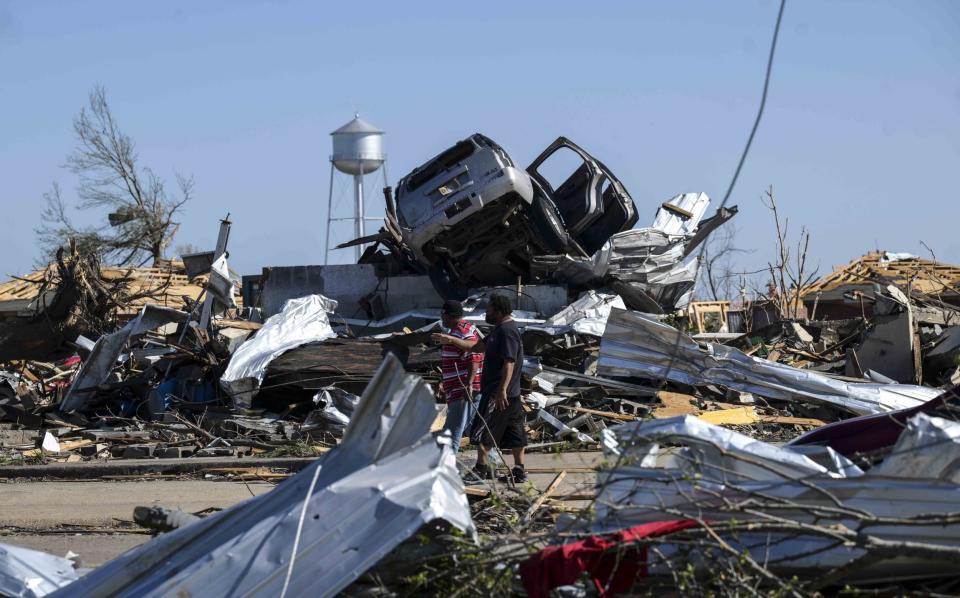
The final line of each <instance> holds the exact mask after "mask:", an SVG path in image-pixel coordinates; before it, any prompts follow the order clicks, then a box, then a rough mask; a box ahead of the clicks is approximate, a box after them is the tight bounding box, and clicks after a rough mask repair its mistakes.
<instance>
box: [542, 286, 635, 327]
mask: <svg viewBox="0 0 960 598" xmlns="http://www.w3.org/2000/svg"><path fill="white" fill-rule="evenodd" d="M614 307H618V308H620V309H625V306H624V304H623V299H621V298H620V296H619V295H611V294H609V293H598V292H597V291H587V292H586V293H584V294H583V295H582V296H581V297H580V298H579V299H577V300H576V301H574V302H573V303H571V304H570V305H568V306H567V307H565V308H563V309H562V310H560V311H558V312H557V313H555V314H554V315H553V316H551V317H550V318H549V319H547V321H546V322H544V323H543V324H531V325H528V326H527V327H526V328H524V333H526V332H542V333H544V334H547V335H549V336H559V335H561V334H566V333H568V332H576V333H578V334H585V335H588V336H596V337H600V336H603V330H604V328H606V327H607V318H609V317H610V310H611V309H612V308H614Z"/></svg>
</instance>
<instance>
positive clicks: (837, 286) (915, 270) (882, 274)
mask: <svg viewBox="0 0 960 598" xmlns="http://www.w3.org/2000/svg"><path fill="white" fill-rule="evenodd" d="M876 284H879V285H880V286H881V287H883V288H886V287H887V286H888V285H891V284H892V285H894V286H896V287H899V288H901V289H903V290H904V291H906V290H907V289H909V290H910V291H911V293H918V294H924V295H933V296H936V297H938V298H939V299H940V300H941V301H943V302H945V303H949V304H951V305H954V306H960V266H953V265H950V264H944V263H942V262H936V261H933V260H926V259H922V258H920V257H917V256H915V255H911V254H907V253H891V252H887V251H871V252H869V253H867V254H865V255H863V256H862V257H859V258H857V259H855V260H853V261H851V262H850V263H849V264H846V265H844V266H838V267H836V268H834V270H833V272H831V273H830V274H827V275H826V276H823V277H821V278H820V279H818V280H816V281H814V282H812V283H810V284H809V285H807V286H805V287H804V288H803V302H804V304H805V305H806V307H807V310H808V312H811V311H812V308H813V306H814V304H815V303H816V305H817V308H816V313H815V315H816V316H820V317H826V318H829V319H837V318H846V317H856V316H860V315H862V314H863V313H864V312H865V313H866V314H867V315H871V314H872V313H873V307H872V305H871V301H870V300H871V299H872V298H873V295H874V286H875V285H876ZM860 296H864V297H865V298H866V299H867V303H866V305H864V306H861V302H860V301H859V297H860Z"/></svg>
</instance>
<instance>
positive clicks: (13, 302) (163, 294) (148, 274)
mask: <svg viewBox="0 0 960 598" xmlns="http://www.w3.org/2000/svg"><path fill="white" fill-rule="evenodd" d="M53 267H54V266H52V265H51V266H48V267H47V268H44V269H42V270H37V271H35V272H31V273H30V274H27V275H26V276H20V277H16V278H11V279H10V280H8V281H7V282H4V283H0V319H3V318H11V317H16V316H18V315H22V314H32V313H34V312H35V311H36V310H37V308H38V307H41V306H42V305H43V304H44V301H46V300H48V299H49V296H52V293H53V290H52V289H48V290H47V291H45V292H44V293H42V294H40V295H38V291H40V289H41V287H42V286H43V283H44V281H47V280H50V279H51V277H52V276H53V272H52V269H53ZM100 276H101V277H102V278H103V280H105V281H110V282H123V283H125V285H126V287H127V289H128V291H129V294H130V295H131V296H133V297H135V298H134V299H133V300H131V301H129V302H125V303H124V304H123V305H122V306H119V307H118V308H117V315H118V316H120V317H121V318H132V317H135V316H136V315H137V314H139V313H140V310H141V309H143V307H144V306H146V305H159V306H163V307H174V308H180V307H182V306H183V298H184V297H188V298H190V299H192V300H196V299H197V298H198V297H200V295H201V294H202V293H203V289H204V287H205V285H206V281H207V276H206V275H200V276H195V277H193V278H190V277H188V276H187V271H186V269H185V268H184V265H183V262H180V261H177V260H171V261H169V262H167V263H166V264H165V265H161V266H159V267H142V268H126V267H123V268H121V267H115V266H101V268H100ZM235 300H236V301H238V302H239V301H240V296H239V295H236V296H235Z"/></svg>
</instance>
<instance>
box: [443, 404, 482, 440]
mask: <svg viewBox="0 0 960 598" xmlns="http://www.w3.org/2000/svg"><path fill="white" fill-rule="evenodd" d="M473 400H474V401H479V400H480V393H476V394H474V395H473ZM476 412H477V410H476V408H475V407H474V406H473V404H472V403H471V402H470V399H468V398H467V397H463V398H462V399H454V400H452V401H450V402H448V403H447V421H445V422H444V423H443V429H444V430H449V431H450V434H451V436H453V452H455V453H456V452H457V451H459V450H460V439H461V438H463V435H464V433H469V432H470V425H471V424H472V423H473V416H474V415H475V414H476Z"/></svg>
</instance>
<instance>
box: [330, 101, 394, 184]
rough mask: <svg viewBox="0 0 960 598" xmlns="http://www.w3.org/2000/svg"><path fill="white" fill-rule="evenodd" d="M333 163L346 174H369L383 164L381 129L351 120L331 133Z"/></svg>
mask: <svg viewBox="0 0 960 598" xmlns="http://www.w3.org/2000/svg"><path fill="white" fill-rule="evenodd" d="M330 135H332V136H333V156H331V159H332V160H333V165H334V166H335V167H336V169H337V170H339V171H340V172H345V173H347V174H354V175H356V174H369V173H371V172H374V171H375V170H377V169H378V168H380V166H381V165H382V164H383V160H384V158H385V156H384V154H383V131H381V130H380V129H378V128H376V127H375V126H373V125H371V124H370V123H368V122H367V121H365V120H361V119H360V116H359V115H356V116H355V117H354V119H353V120H351V121H350V122H348V123H347V124H345V125H343V126H342V127H340V128H339V129H337V130H336V131H334V132H333V133H330Z"/></svg>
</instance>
